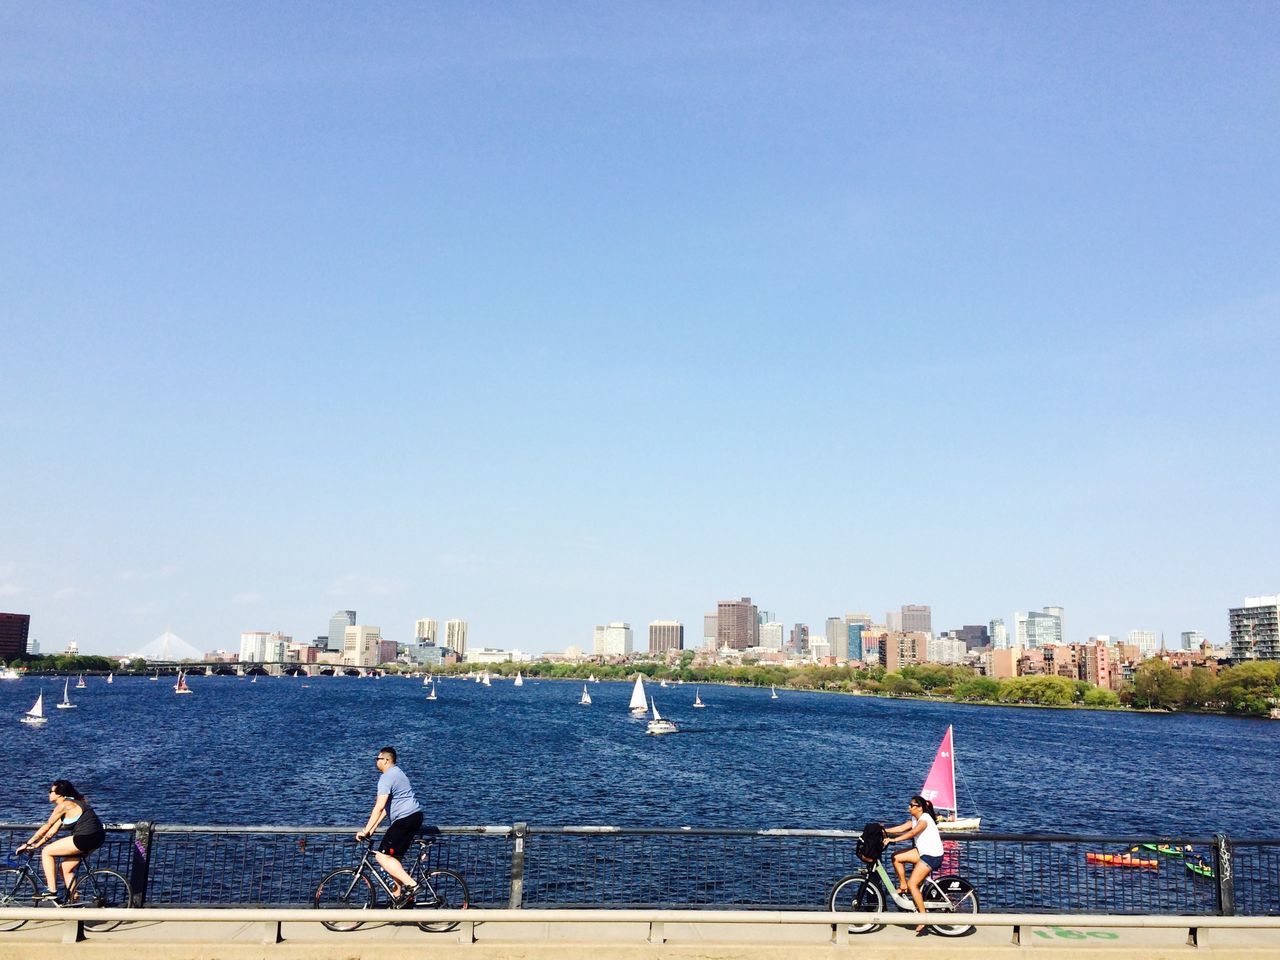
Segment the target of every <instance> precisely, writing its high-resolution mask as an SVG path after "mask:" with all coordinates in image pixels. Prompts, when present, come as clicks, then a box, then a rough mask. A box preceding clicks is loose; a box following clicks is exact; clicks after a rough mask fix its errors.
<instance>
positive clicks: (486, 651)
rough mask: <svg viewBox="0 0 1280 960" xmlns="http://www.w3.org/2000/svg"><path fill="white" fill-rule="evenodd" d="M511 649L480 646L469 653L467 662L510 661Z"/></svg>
mask: <svg viewBox="0 0 1280 960" xmlns="http://www.w3.org/2000/svg"><path fill="white" fill-rule="evenodd" d="M510 662H511V651H510V650H496V649H494V648H493V647H478V648H476V649H474V650H472V651H471V652H470V653H468V654H467V663H484V664H488V663H510Z"/></svg>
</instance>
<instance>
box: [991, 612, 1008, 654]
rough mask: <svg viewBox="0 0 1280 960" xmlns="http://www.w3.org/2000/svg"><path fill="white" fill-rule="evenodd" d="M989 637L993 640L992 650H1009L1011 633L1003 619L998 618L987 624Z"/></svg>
mask: <svg viewBox="0 0 1280 960" xmlns="http://www.w3.org/2000/svg"><path fill="white" fill-rule="evenodd" d="M987 636H989V637H990V638H991V649H992V650H1008V649H1009V631H1008V630H1007V629H1006V628H1005V625H1004V620H1003V619H1001V618H999V617H997V618H996V619H994V620H992V621H991V622H990V623H988V624H987Z"/></svg>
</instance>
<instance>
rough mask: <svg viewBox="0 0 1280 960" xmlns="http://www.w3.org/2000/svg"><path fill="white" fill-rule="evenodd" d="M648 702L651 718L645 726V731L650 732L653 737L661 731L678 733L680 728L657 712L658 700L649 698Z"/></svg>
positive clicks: (661, 732)
mask: <svg viewBox="0 0 1280 960" xmlns="http://www.w3.org/2000/svg"><path fill="white" fill-rule="evenodd" d="M649 704H650V705H651V706H652V707H653V719H652V720H650V721H649V723H648V725H647V726H646V727H645V733H651V734H653V735H654V736H655V737H656V736H658V735H659V734H663V733H679V732H680V728H679V727H677V726H676V725H675V723H674V722H673V721H671V720H667V719H665V718H664V717H663V716H662V714H660V713H659V712H658V701H657V700H650V701H649Z"/></svg>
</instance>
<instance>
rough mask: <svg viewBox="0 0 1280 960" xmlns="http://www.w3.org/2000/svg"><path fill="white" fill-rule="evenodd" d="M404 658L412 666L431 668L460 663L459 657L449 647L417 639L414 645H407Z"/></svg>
mask: <svg viewBox="0 0 1280 960" xmlns="http://www.w3.org/2000/svg"><path fill="white" fill-rule="evenodd" d="M404 658H405V660H407V661H408V662H409V663H411V664H414V665H417V666H423V667H430V668H435V667H441V666H443V665H444V664H446V663H457V662H458V655H457V654H456V653H454V652H453V651H452V650H450V649H449V648H448V647H442V646H439V645H437V644H434V643H427V642H426V641H425V640H416V639H415V640H414V642H413V643H407V644H405V647H404Z"/></svg>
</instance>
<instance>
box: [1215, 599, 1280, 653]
mask: <svg viewBox="0 0 1280 960" xmlns="http://www.w3.org/2000/svg"><path fill="white" fill-rule="evenodd" d="M1227 622H1228V623H1229V625H1230V627H1231V659H1232V661H1233V662H1236V663H1238V662H1240V661H1242V660H1280V595H1277V596H1272V597H1245V598H1244V606H1243V607H1232V608H1231V610H1230V611H1229V613H1228V614H1227Z"/></svg>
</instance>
